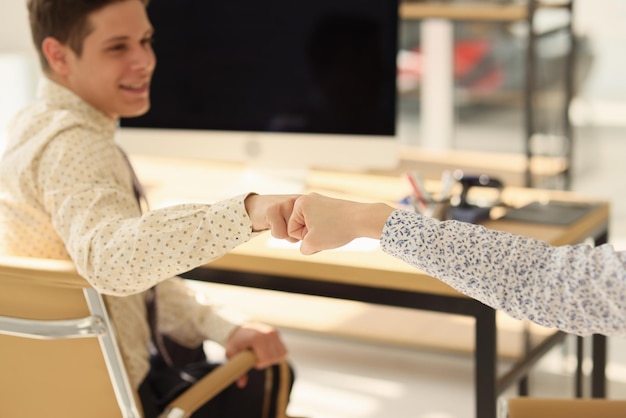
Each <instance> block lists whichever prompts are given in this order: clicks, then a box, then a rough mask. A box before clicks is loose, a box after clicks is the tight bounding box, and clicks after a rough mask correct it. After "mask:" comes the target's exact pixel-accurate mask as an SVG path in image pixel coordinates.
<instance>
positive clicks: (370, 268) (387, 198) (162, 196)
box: [133, 157, 608, 297]
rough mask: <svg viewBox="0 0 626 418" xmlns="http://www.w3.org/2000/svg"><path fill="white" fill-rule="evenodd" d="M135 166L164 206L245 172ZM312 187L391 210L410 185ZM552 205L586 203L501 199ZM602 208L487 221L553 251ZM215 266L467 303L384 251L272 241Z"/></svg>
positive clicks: (337, 178) (331, 178) (535, 196)
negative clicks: (309, 248)
mask: <svg viewBox="0 0 626 418" xmlns="http://www.w3.org/2000/svg"><path fill="white" fill-rule="evenodd" d="M133 163H134V165H135V167H136V169H137V172H138V175H139V176H140V179H142V180H143V181H144V182H145V184H146V187H147V193H148V195H149V197H150V198H151V200H152V201H156V202H162V203H168V202H172V201H181V200H182V201H185V200H188V201H201V200H202V194H203V193H206V194H207V196H208V195H210V191H208V188H210V187H211V182H212V181H217V180H218V179H220V178H221V179H224V178H226V177H234V176H236V175H237V173H238V172H239V171H240V170H241V169H242V168H241V167H240V166H237V165H229V164H214V165H209V164H207V163H203V162H190V161H187V162H185V163H184V164H180V163H178V162H176V161H173V160H167V159H154V158H140V157H133ZM222 182H223V181H222ZM427 187H428V184H427ZM431 187H432V186H431ZM307 188H308V189H309V191H318V192H321V193H324V194H327V195H331V196H334V197H342V198H351V199H355V200H360V201H384V202H387V203H390V204H395V202H397V201H398V200H399V199H401V198H402V197H403V196H405V195H406V194H408V193H409V192H410V188H409V186H408V184H405V182H404V181H402V179H400V178H399V177H398V176H384V175H362V174H354V173H337V172H327V171H313V172H311V173H310V175H309V180H308V185H307ZM198 193H200V195H198ZM172 198H174V200H172ZM549 199H557V200H571V201H580V200H582V201H585V200H586V199H584V198H583V197H582V196H579V195H576V194H574V193H571V192H562V191H547V190H536V189H523V188H512V187H510V188H507V189H505V191H504V192H503V194H502V200H503V201H504V202H506V203H507V204H510V205H512V206H514V207H519V206H522V205H524V204H526V203H529V202H531V201H534V200H539V201H547V200H549ZM598 203H601V204H600V205H599V207H598V209H596V210H595V211H594V212H593V213H592V214H590V215H589V216H587V217H585V218H584V219H582V220H581V221H579V222H576V224H574V225H570V226H557V225H545V224H541V225H534V224H529V223H528V222H514V221H499V220H494V221H489V222H486V223H485V225H486V226H487V227H489V228H493V229H497V230H502V231H508V232H513V233H517V234H521V235H524V236H530V237H534V238H537V239H541V240H544V241H546V242H548V243H550V244H553V245H562V244H569V243H575V242H579V241H581V240H583V239H584V238H585V237H586V234H588V233H591V232H594V231H596V230H597V229H598V228H601V227H602V226H603V225H605V224H606V222H607V219H608V204H607V203H606V202H598ZM211 265H212V266H213V267H216V268H220V269H225V270H235V271H244V272H258V273H268V274H273V275H277V276H284V277H303V278H310V279H316V280H324V281H333V282H339V283H353V284H355V283H356V284H363V285H372V286H380V287H387V288H395V289H406V290H412V291H422V292H428V293H434V294H443V295H458V296H460V297H462V296H461V295H460V294H459V293H458V292H456V291H455V290H454V289H452V288H450V287H449V286H448V285H446V284H444V283H442V282H440V281H439V280H437V279H434V278H432V277H430V276H428V275H427V274H425V273H423V272H421V271H419V270H417V269H415V268H414V267H411V266H409V265H407V264H406V263H404V262H402V261H400V260H397V259H395V258H393V257H391V256H389V255H387V254H385V253H383V252H382V250H380V249H379V248H374V249H367V250H360V249H359V250H356V251H350V250H346V249H342V250H334V251H326V252H322V253H318V254H315V255H313V256H303V255H301V254H300V253H299V251H298V250H297V249H296V248H294V247H276V246H270V245H268V236H267V235H261V236H260V237H257V238H255V239H252V240H250V241H249V242H247V243H245V244H243V245H241V246H239V247H237V248H236V249H234V250H233V251H232V252H230V253H229V254H226V255H225V256H224V257H222V258H220V259H218V260H216V261H214V262H213V263H212V264H211ZM383 277H384V280H383V279H382V278H383Z"/></svg>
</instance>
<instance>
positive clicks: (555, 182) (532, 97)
mask: <svg viewBox="0 0 626 418" xmlns="http://www.w3.org/2000/svg"><path fill="white" fill-rule="evenodd" d="M573 9H574V0H558V1H557V0H554V1H549V0H544V1H538V0H525V1H524V2H519V1H515V0H510V1H508V2H506V0H504V1H500V2H497V3H496V2H491V3H485V2H482V3H480V2H467V1H465V2H454V1H445V2H444V1H439V2H432V1H408V0H404V1H402V2H401V3H400V10H399V14H400V18H401V19H403V20H426V19H443V20H448V21H463V22H492V23H496V22H499V23H503V22H504V23H507V22H509V23H516V22H524V23H525V26H526V31H527V36H526V52H525V54H526V56H525V60H524V61H525V80H524V88H523V93H522V94H523V107H524V150H525V157H526V158H525V169H524V172H525V173H524V176H525V186H527V187H540V186H545V180H546V178H545V175H546V170H545V169H544V170H542V173H537V172H536V171H535V169H536V167H539V166H541V167H543V166H544V164H543V163H540V162H539V161H544V162H545V161H546V158H547V159H548V160H549V159H551V158H553V159H555V163H549V164H548V166H551V167H558V169H557V170H554V171H552V172H550V177H551V179H550V183H551V187H552V188H563V189H569V188H570V185H571V162H572V154H573V129H572V123H571V119H570V115H569V107H570V104H571V102H572V99H573V96H574V63H575V58H576V57H575V54H576V38H575V36H574V33H573V27H572V26H573V25H572V23H573ZM550 10H552V11H554V10H561V11H562V14H564V19H563V20H564V23H562V24H559V25H556V26H553V27H550V28H539V27H538V25H537V16H538V14H539V13H543V12H544V11H550ZM561 33H565V34H566V35H567V40H568V41H567V42H568V51H567V56H566V58H565V68H564V70H563V77H562V83H563V91H564V92H563V103H562V105H561V106H560V108H559V110H558V112H559V113H560V117H559V119H560V125H561V126H560V132H559V133H557V134H554V133H550V132H545V131H542V129H541V128H540V127H539V124H538V122H537V117H536V116H537V113H536V112H537V110H538V109H539V106H538V104H539V102H540V100H541V99H545V95H544V94H543V93H544V92H542V91H541V89H540V88H539V87H538V83H537V81H538V64H539V63H538V57H537V50H538V42H539V41H540V40H541V39H545V38H548V37H550V36H555V35H557V34H561ZM450 77H452V75H451V74H450ZM450 83H452V80H450ZM555 137H556V138H557V139H558V140H560V141H561V143H562V146H561V147H560V148H561V150H560V153H559V154H557V155H555V154H550V155H546V154H545V153H544V152H543V151H539V150H537V148H541V142H542V141H547V140H554V139H555ZM538 145H539V146H538ZM563 161H565V163H563ZM541 181H544V183H543V184H540V183H541Z"/></svg>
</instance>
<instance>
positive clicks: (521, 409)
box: [498, 397, 626, 418]
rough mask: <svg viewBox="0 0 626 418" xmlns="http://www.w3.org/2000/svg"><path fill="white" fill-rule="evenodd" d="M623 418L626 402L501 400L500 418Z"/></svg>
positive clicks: (602, 400)
mask: <svg viewBox="0 0 626 418" xmlns="http://www.w3.org/2000/svg"><path fill="white" fill-rule="evenodd" d="M589 417H602V418H622V417H626V401H621V400H606V399H548V398H526V397H519V398H510V399H501V400H500V408H499V414H498V418H589Z"/></svg>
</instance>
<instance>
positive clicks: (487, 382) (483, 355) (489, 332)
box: [474, 306, 498, 418]
mask: <svg viewBox="0 0 626 418" xmlns="http://www.w3.org/2000/svg"><path fill="white" fill-rule="evenodd" d="M496 332H497V331H496V311H495V310H494V309H492V308H489V307H487V306H485V307H484V309H482V310H481V311H480V312H479V313H478V314H477V315H476V344H475V345H476V349H475V354H474V355H475V357H476V361H475V366H474V367H475V369H474V380H475V385H476V417H477V418H495V417H496V411H497V410H496V403H497V389H496V385H497V370H496V366H497V363H498V357H497V356H498V351H497V340H496Z"/></svg>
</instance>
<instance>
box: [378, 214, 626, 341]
mask: <svg viewBox="0 0 626 418" xmlns="http://www.w3.org/2000/svg"><path fill="white" fill-rule="evenodd" d="M381 246H382V248H383V250H384V251H385V252H387V253H389V254H391V255H393V256H395V257H397V258H399V259H402V260H403V261H405V262H407V263H409V264H412V265H413V266H415V267H417V268H419V269H421V270H423V271H424V272H426V273H427V274H430V275H432V276H434V277H436V278H438V279H440V280H442V281H443V282H445V283H447V284H448V285H450V286H451V287H453V288H455V289H456V290H458V291H460V292H462V293H464V294H466V295H468V296H470V297H472V298H475V299H477V300H479V301H481V302H483V303H485V304H486V305H489V306H491V307H493V308H495V309H500V310H503V311H505V312H506V313H508V314H509V315H511V316H513V317H514V318H517V319H527V320H530V321H533V322H535V323H538V324H540V325H543V326H546V327H554V328H558V329H561V330H563V331H566V332H570V333H574V334H578V335H588V334H592V333H601V334H605V335H626V269H625V262H626V254H625V253H624V252H616V251H614V250H613V248H612V247H611V246H610V245H608V244H606V245H601V246H598V247H595V248H594V247H592V246H589V245H585V244H579V245H566V246H559V247H555V246H550V245H548V244H547V243H545V242H542V241H539V240H535V239H531V238H525V237H521V236H518V235H514V234H509V233H505V232H499V231H494V230H488V229H486V228H484V227H482V226H479V225H473V224H469V223H464V222H457V221H439V220H437V219H433V218H427V217H424V216H421V215H418V214H415V213H410V212H404V211H395V212H393V213H392V214H391V215H390V217H389V218H388V220H387V223H386V225H385V228H384V230H383V233H382V237H381Z"/></svg>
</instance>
